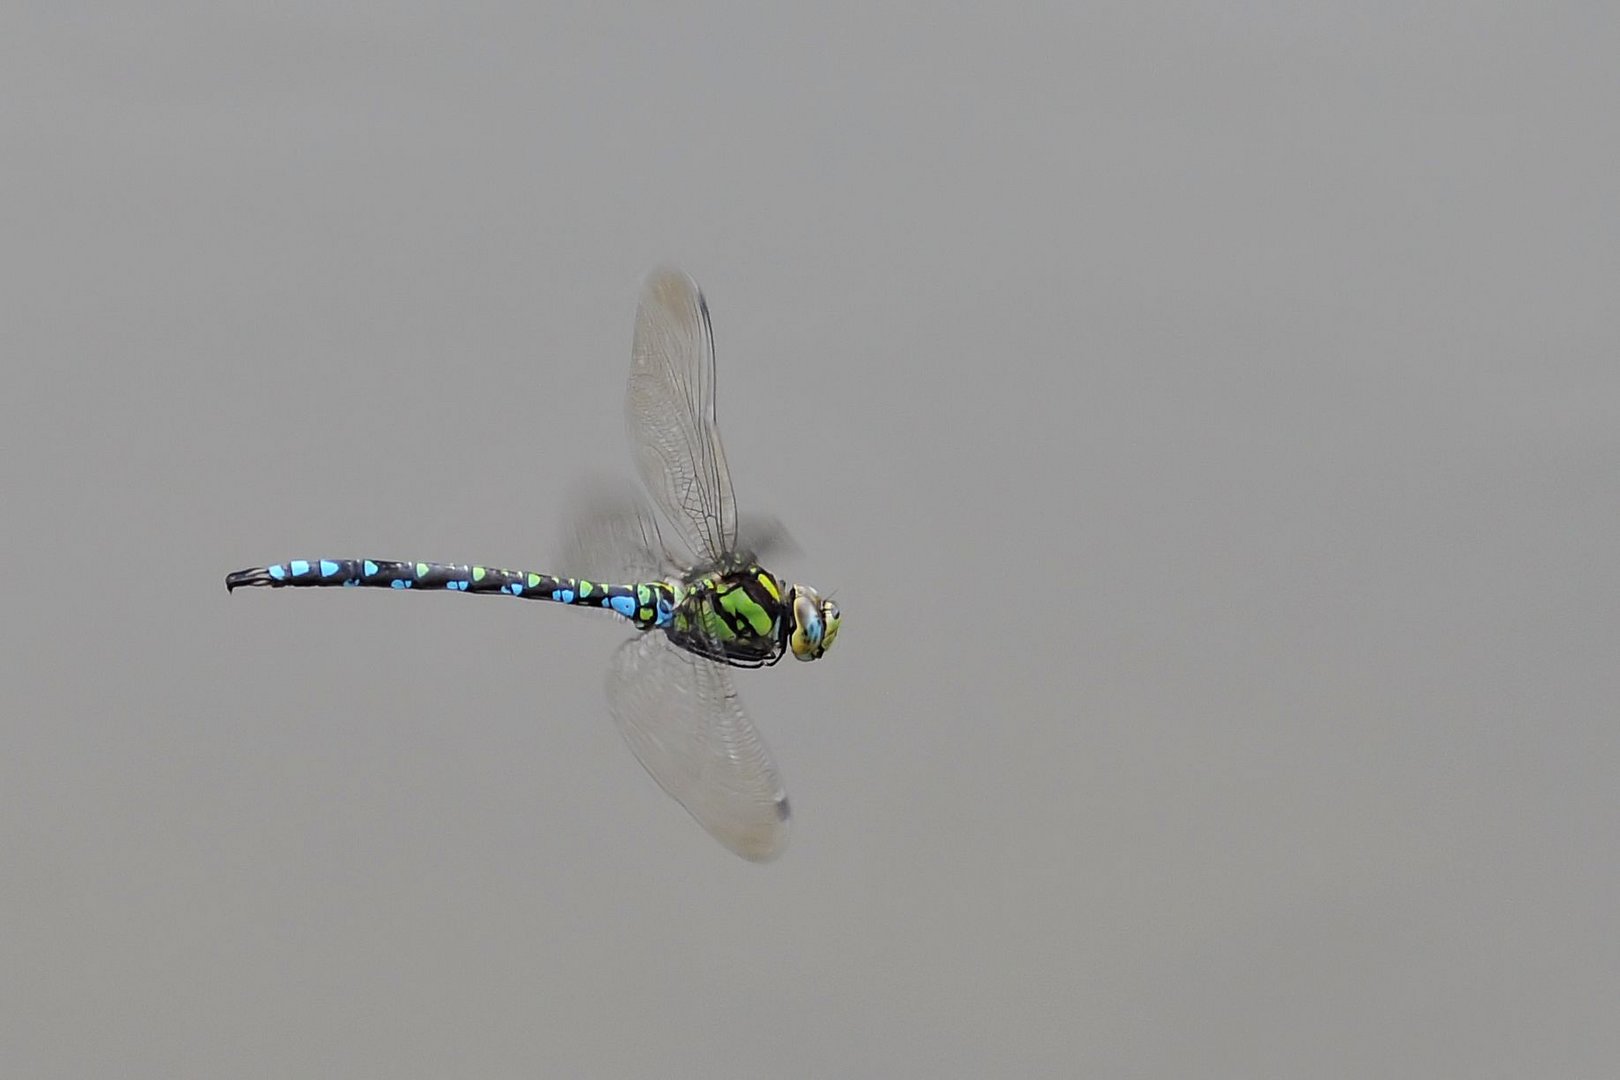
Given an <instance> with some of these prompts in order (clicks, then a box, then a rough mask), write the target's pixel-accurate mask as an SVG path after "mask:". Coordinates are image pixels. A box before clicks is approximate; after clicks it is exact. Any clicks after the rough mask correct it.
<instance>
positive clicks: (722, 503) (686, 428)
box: [625, 268, 737, 563]
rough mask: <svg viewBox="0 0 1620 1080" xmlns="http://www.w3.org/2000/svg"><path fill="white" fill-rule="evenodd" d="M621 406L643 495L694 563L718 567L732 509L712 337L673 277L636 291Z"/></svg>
mask: <svg viewBox="0 0 1620 1080" xmlns="http://www.w3.org/2000/svg"><path fill="white" fill-rule="evenodd" d="M625 406H626V413H627V419H628V421H629V426H630V445H631V448H632V451H633V453H634V455H635V459H636V468H637V469H638V470H639V471H640V473H641V479H642V481H643V483H645V484H646V485H647V490H648V492H649V493H650V494H651V495H652V497H653V500H654V501H655V502H656V503H657V504H658V506H659V508H660V509H661V510H662V511H663V512H664V514H665V516H666V517H668V518H669V522H670V524H671V525H673V526H674V527H675V530H676V531H677V532H678V533H679V534H680V536H681V539H682V540H684V541H685V542H686V544H687V546H688V547H689V548H690V550H691V554H692V555H694V556H696V559H695V560H694V563H697V562H714V561H717V560H718V559H719V558H720V556H721V555H724V554H726V553H728V552H730V551H731V550H732V548H733V547H734V546H735V544H736V542H737V510H736V505H735V500H734V498H733V495H732V490H731V472H730V470H728V469H727V468H726V452H725V450H724V448H722V447H721V445H720V431H719V429H718V427H717V426H716V423H715V409H714V332H713V330H712V329H711V328H710V326H709V308H708V305H707V304H705V303H704V301H703V293H702V292H701V291H700V290H699V289H698V286H697V282H695V281H693V280H692V279H691V278H690V277H688V276H687V275H686V274H684V273H682V272H681V271H679V270H675V269H670V268H665V269H659V270H654V271H653V272H652V274H650V275H649V276H648V278H647V283H646V285H644V286H643V287H642V291H641V304H640V306H639V307H638V308H637V309H636V336H635V344H634V346H633V347H632V349H631V354H630V388H629V393H628V395H627V397H626V401H625Z"/></svg>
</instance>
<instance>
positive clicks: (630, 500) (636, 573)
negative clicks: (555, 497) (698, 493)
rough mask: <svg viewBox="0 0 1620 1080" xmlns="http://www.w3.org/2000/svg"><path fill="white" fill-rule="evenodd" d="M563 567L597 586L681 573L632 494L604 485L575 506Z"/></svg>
mask: <svg viewBox="0 0 1620 1080" xmlns="http://www.w3.org/2000/svg"><path fill="white" fill-rule="evenodd" d="M570 511H571V513H570V522H569V525H568V527H567V529H566V531H565V532H564V535H563V541H562V551H561V552H560V553H559V555H558V565H559V566H572V567H578V570H576V571H574V573H576V574H578V575H579V576H588V577H591V578H592V580H595V581H616V582H623V583H626V584H634V583H637V582H642V581H654V580H659V579H662V578H665V577H668V576H669V575H670V574H671V573H674V572H675V570H676V569H677V568H676V567H675V566H673V565H672V564H671V563H670V560H669V557H668V556H667V555H666V554H665V553H664V546H663V543H662V541H661V540H660V538H659V535H658V524H657V522H655V521H654V520H653V517H652V514H651V513H650V512H649V511H648V507H647V506H646V504H645V503H644V502H643V501H642V500H641V499H638V498H637V497H636V496H635V494H634V493H633V492H631V491H629V490H614V488H613V485H611V484H607V485H599V486H597V487H596V488H595V489H594V490H592V491H590V492H589V493H586V494H580V495H576V496H575V497H574V498H573V499H572V500H571V501H570Z"/></svg>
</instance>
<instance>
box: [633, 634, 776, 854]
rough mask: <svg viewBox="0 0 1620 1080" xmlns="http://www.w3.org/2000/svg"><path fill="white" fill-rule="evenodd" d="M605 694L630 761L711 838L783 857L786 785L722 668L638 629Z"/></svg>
mask: <svg viewBox="0 0 1620 1080" xmlns="http://www.w3.org/2000/svg"><path fill="white" fill-rule="evenodd" d="M607 694H608V707H609V709H610V710H611V711H612V713H613V719H614V721H615V722H616V723H617V724H618V726H619V731H620V733H621V734H623V735H624V739H625V741H626V742H627V743H629V744H630V749H631V750H632V751H633V752H634V753H635V755H636V759H637V760H638V761H640V762H641V764H642V765H643V766H644V767H645V768H646V770H647V771H648V772H649V773H651V774H652V778H653V779H654V780H657V781H658V783H659V786H661V787H662V788H663V789H664V790H665V791H667V792H669V794H670V795H672V796H674V798H675V801H676V802H679V803H680V804H681V805H682V806H684V807H686V809H687V811H688V812H689V813H691V815H692V816H693V817H694V818H696V819H697V821H698V824H699V825H702V826H703V827H704V828H705V829H707V830H708V831H709V834H710V835H711V836H713V837H714V838H715V839H716V840H718V841H720V842H721V843H722V844H724V845H725V846H726V847H728V848H730V849H731V850H732V851H734V852H736V853H737V854H738V855H741V856H742V857H743V858H745V859H753V860H755V861H759V862H763V861H764V860H766V859H771V858H774V857H776V856H777V855H778V854H780V853H781V851H782V848H783V846H784V845H786V843H787V837H788V817H789V813H788V801H787V791H786V790H785V789H784V788H783V786H782V777H781V774H779V773H778V772H777V771H776V764H775V763H774V762H773V761H772V760H771V754H770V751H769V750H767V749H766V748H765V743H764V742H763V741H762V740H761V739H760V737H759V732H757V731H755V730H754V725H753V724H752V723H751V722H750V721H749V719H748V715H747V713H745V712H744V711H743V707H742V703H741V702H739V701H738V700H737V691H736V689H735V688H734V687H733V686H732V683H731V675H730V673H729V671H728V670H727V669H726V667H725V666H724V665H721V664H716V663H714V662H712V661H709V660H704V659H703V658H701V657H698V656H695V655H693V654H692V653H689V652H686V651H684V650H682V649H679V648H677V647H676V646H675V645H674V644H672V643H671V642H670V641H669V639H668V638H667V637H665V636H664V635H663V634H661V633H658V632H656V631H653V632H649V633H645V634H640V635H637V636H636V637H635V638H633V639H631V640H630V641H627V642H625V643H624V644H623V645H621V646H620V647H619V649H618V651H617V652H615V653H614V654H613V663H612V665H611V666H610V668H609V671H608V680H607Z"/></svg>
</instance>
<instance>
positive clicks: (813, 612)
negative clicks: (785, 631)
mask: <svg viewBox="0 0 1620 1080" xmlns="http://www.w3.org/2000/svg"><path fill="white" fill-rule="evenodd" d="M829 608H830V610H831V612H832V615H833V619H832V621H831V622H830V623H829V622H828V620H827V612H828V610H829ZM837 633H838V609H837V608H836V607H832V606H831V605H830V604H829V603H825V602H823V601H822V600H821V598H820V597H818V596H817V595H816V592H815V590H814V589H807V588H805V587H804V586H803V585H795V586H794V587H793V632H792V633H791V634H790V635H789V636H788V646H789V647H790V648H791V649H792V650H793V656H794V658H795V659H798V660H819V659H820V658H821V654H822V653H824V652H826V651H827V647H828V646H829V645H831V644H832V639H833V637H834V636H835V635H836V634H837Z"/></svg>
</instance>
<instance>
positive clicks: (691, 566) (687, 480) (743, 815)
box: [225, 267, 841, 861]
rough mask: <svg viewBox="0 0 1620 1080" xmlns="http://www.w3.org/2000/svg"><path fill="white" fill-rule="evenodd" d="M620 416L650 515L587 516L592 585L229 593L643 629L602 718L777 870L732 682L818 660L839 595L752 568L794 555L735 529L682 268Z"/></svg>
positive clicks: (333, 579)
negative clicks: (587, 619) (585, 616)
mask: <svg viewBox="0 0 1620 1080" xmlns="http://www.w3.org/2000/svg"><path fill="white" fill-rule="evenodd" d="M625 412H626V420H627V427H628V434H629V437H630V444H631V450H632V456H633V457H634V460H635V465H636V470H637V472H638V473H639V475H640V478H641V481H642V484H643V486H644V488H645V489H646V493H647V494H648V495H650V496H651V500H650V501H651V503H652V506H653V507H654V508H655V511H649V509H648V507H647V505H646V504H647V500H645V499H642V498H640V497H639V496H635V497H631V498H621V497H614V498H606V497H604V498H600V499H598V500H597V501H596V504H595V505H594V506H591V507H590V508H588V511H587V512H584V513H581V514H580V515H579V516H578V517H577V519H576V521H575V523H574V526H573V528H572V530H571V536H570V538H569V541H568V543H567V544H565V549H566V554H567V556H568V557H570V558H572V559H576V560H578V565H577V566H576V567H574V568H575V569H581V568H584V567H585V566H587V565H588V566H589V567H590V572H591V573H592V574H594V575H596V576H593V577H558V576H555V575H552V574H545V573H537V572H534V571H528V570H503V569H498V568H495V567H490V566H480V565H477V564H472V563H439V562H416V561H402V560H391V559H366V558H358V559H357V558H310V559H292V560H289V561H287V562H281V563H276V564H274V565H270V566H260V567H252V568H249V569H245V570H237V571H234V572H232V573H230V574H228V575H226V578H225V587H226V589H227V590H230V591H235V590H236V589H238V588H241V587H244V586H257V587H269V588H303V587H329V586H335V587H348V588H356V587H359V588H379V589H392V590H395V591H401V592H420V591H425V590H449V591H453V592H463V593H479V594H490V595H501V596H512V597H519V598H522V599H527V600H545V601H549V602H552V603H558V604H566V605H569V606H571V607H584V608H592V609H596V610H599V611H604V612H608V613H611V614H612V615H613V616H614V617H615V618H616V619H618V620H620V621H624V622H628V623H630V624H631V625H632V626H633V627H634V628H635V630H636V631H638V632H637V633H636V634H635V635H634V636H632V637H631V638H629V639H628V640H626V641H625V642H623V643H622V644H621V645H620V646H619V647H618V649H617V650H616V651H615V652H614V654H613V657H612V660H611V661H610V663H609V665H608V674H607V700H608V708H609V712H610V713H611V714H612V716H613V719H614V722H615V724H616V726H617V727H618V729H619V731H620V733H621V734H622V735H623V736H624V738H625V741H626V742H627V743H628V744H629V746H630V749H631V751H632V752H633V753H634V754H635V756H636V759H637V760H638V761H640V762H641V764H642V766H643V767H644V768H645V769H646V770H647V772H648V773H650V774H651V775H652V777H653V779H654V780H656V781H657V782H658V784H659V785H660V786H661V787H662V788H663V789H664V790H665V791H666V792H668V793H669V795H671V796H672V797H673V798H674V799H675V801H676V802H678V803H680V805H681V806H683V807H685V808H686V810H687V812H688V813H690V814H691V815H692V817H693V818H695V819H696V820H697V822H698V823H699V824H700V825H702V826H703V828H704V829H706V830H708V832H709V833H710V834H711V835H712V836H713V837H714V838H715V839H716V840H718V841H720V843H722V844H724V845H725V846H726V847H727V848H729V849H730V850H732V851H733V852H736V853H737V854H738V855H741V856H743V857H744V858H746V859H751V860H755V861H764V860H768V859H772V858H774V857H775V856H777V855H778V854H780V852H781V851H782V849H783V846H784V845H785V844H786V842H787V837H788V831H789V821H790V817H791V811H790V808H789V805H788V797H787V790H786V788H785V787H784V785H783V783H782V778H781V773H780V772H779V770H778V769H777V766H776V763H775V761H774V760H773V759H772V757H771V753H770V751H769V749H768V748H767V747H766V745H765V742H764V740H763V739H762V738H761V737H760V735H759V732H758V730H757V729H756V728H755V727H754V724H753V722H752V720H750V719H749V716H748V712H747V710H746V709H744V707H743V704H742V702H741V700H740V699H739V697H738V695H737V690H736V685H735V683H734V681H733V678H732V669H733V668H759V667H768V666H770V665H773V664H775V663H776V662H777V661H778V660H780V659H782V657H784V656H786V655H787V654H789V653H791V654H792V655H793V657H794V658H795V659H797V660H805V661H809V660H818V659H820V658H821V657H822V656H824V655H825V654H826V652H827V650H828V649H830V648H832V645H833V642H834V641H835V640H836V639H837V637H838V628H839V624H840V620H841V613H840V612H839V609H838V605H837V604H836V603H835V602H834V601H833V600H832V598H831V597H830V596H829V597H826V598H823V597H822V596H821V594H819V593H818V592H817V591H816V590H815V589H813V588H810V587H809V586H806V585H799V584H789V583H788V582H787V581H786V580H784V579H783V578H781V577H778V576H777V575H776V574H774V573H772V572H771V571H770V570H767V569H766V568H765V567H764V566H762V565H760V562H759V560H760V558H761V557H762V556H763V555H768V554H769V553H770V552H772V551H773V550H775V551H780V550H782V549H784V548H788V547H790V546H791V541H790V540H788V539H787V537H786V532H785V530H784V529H782V528H781V527H780V526H778V525H776V524H775V523H774V522H773V521H772V520H771V519H758V520H751V519H748V518H744V519H742V520H741V521H739V518H738V514H737V507H736V498H735V495H734V492H733V489H732V482H731V473H730V470H729V468H728V467H727V465H726V454H725V449H724V447H723V446H722V445H721V441H720V430H719V426H718V423H717V420H716V412H715V352H714V330H713V327H712V326H711V324H710V319H709V308H708V304H707V302H706V301H705V299H704V296H703V292H702V290H701V289H699V288H698V285H697V283H696V282H695V281H694V280H693V279H692V278H691V277H690V276H688V275H687V274H686V273H684V272H682V271H680V270H678V269H675V268H673V267H663V268H659V269H656V270H654V271H653V272H652V273H651V274H650V275H649V276H648V277H647V279H646V282H645V284H644V286H643V288H642V292H641V298H640V303H639V304H638V306H637V310H636V323H635V337H634V342H633V345H632V348H631V359H630V382H629V388H628V391H627V393H626V398H625Z"/></svg>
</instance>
